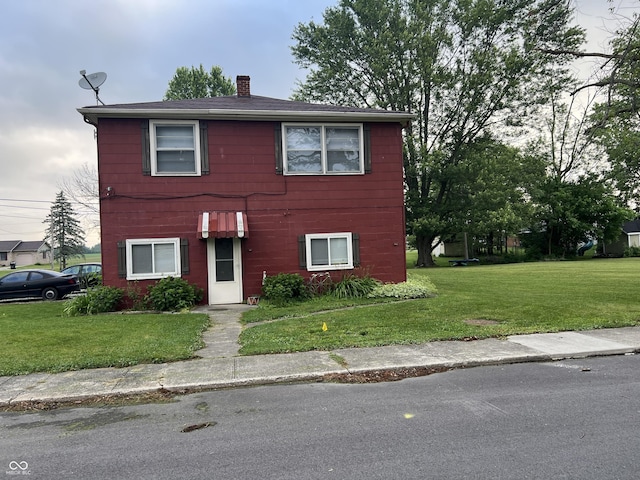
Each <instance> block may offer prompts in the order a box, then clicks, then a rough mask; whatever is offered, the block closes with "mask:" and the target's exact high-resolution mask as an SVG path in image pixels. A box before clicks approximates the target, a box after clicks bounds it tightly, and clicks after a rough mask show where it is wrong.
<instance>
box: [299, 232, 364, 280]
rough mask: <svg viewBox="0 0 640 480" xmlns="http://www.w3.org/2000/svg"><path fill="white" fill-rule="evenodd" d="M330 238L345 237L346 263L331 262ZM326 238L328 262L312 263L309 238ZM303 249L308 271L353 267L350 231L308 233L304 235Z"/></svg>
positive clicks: (348, 268) (349, 268)
mask: <svg viewBox="0 0 640 480" xmlns="http://www.w3.org/2000/svg"><path fill="white" fill-rule="evenodd" d="M332 238H346V240H347V263H339V264H335V265H333V264H331V242H330V239H332ZM315 239H322V240H325V239H326V240H327V243H328V244H329V263H328V264H327V265H313V261H312V258H311V240H315ZM305 249H306V255H307V261H306V263H307V270H308V271H309V272H317V271H326V270H351V269H353V235H352V234H351V232H340V233H309V234H306V235H305Z"/></svg>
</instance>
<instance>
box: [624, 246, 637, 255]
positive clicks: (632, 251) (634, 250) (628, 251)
mask: <svg viewBox="0 0 640 480" xmlns="http://www.w3.org/2000/svg"><path fill="white" fill-rule="evenodd" d="M624 256H625V257H640V247H627V248H625V249H624Z"/></svg>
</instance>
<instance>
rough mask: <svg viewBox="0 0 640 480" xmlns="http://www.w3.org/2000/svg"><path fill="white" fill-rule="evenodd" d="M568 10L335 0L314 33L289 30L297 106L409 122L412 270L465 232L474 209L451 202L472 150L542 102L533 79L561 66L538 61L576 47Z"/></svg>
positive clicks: (507, 0)
mask: <svg viewBox="0 0 640 480" xmlns="http://www.w3.org/2000/svg"><path fill="white" fill-rule="evenodd" d="M571 3H572V2H571V1H570V0H341V1H340V2H339V4H338V5H337V6H336V7H332V8H328V9H327V10H326V11H325V13H324V16H323V20H324V23H323V24H316V23H315V22H313V21H312V22H309V23H308V24H299V25H298V26H297V27H296V29H295V30H294V34H293V38H294V40H295V42H296V44H295V45H294V46H293V47H292V51H293V55H294V58H295V61H296V62H297V63H298V64H299V65H301V66H302V67H305V68H308V69H309V70H310V71H309V74H308V76H307V78H306V79H305V81H304V82H303V83H301V84H299V85H298V89H297V92H296V94H295V95H294V97H295V98H296V99H299V100H308V101H321V102H331V103H338V104H349V105H354V106H363V107H376V108H384V109H392V110H403V111H407V112H411V113H414V114H415V115H416V118H415V121H414V122H412V124H411V126H410V127H409V128H408V129H407V130H406V140H405V148H404V170H405V189H406V207H407V226H408V230H409V231H410V232H411V233H413V234H414V235H415V236H416V244H417V247H418V262H417V264H418V265H419V266H424V265H432V264H433V259H432V257H431V251H432V249H433V248H434V247H435V246H436V244H437V242H438V238H440V237H446V236H449V235H451V234H455V233H459V232H460V231H462V228H463V226H464V225H465V224H466V222H467V221H468V218H467V216H468V213H467V212H468V211H469V210H470V209H471V208H472V206H471V204H470V202H473V198H472V197H471V196H467V197H466V198H463V197H461V196H460V194H459V188H458V185H459V181H460V180H459V175H460V172H461V171H464V170H465V167H464V166H465V164H468V163H469V162H472V161H473V159H474V158H475V156H473V155H469V153H470V151H471V150H472V149H471V148H470V147H471V146H472V145H474V142H476V141H477V140H478V139H479V138H480V137H482V136H483V135H485V134H486V133H487V132H488V131H491V130H492V129H494V127H496V125H501V126H506V125H508V124H514V123H517V122H518V121H519V120H520V116H519V115H521V112H522V109H525V108H526V107H527V106H531V105H534V104H537V103H538V102H540V101H541V100H543V97H542V96H540V95H538V91H537V85H538V82H537V80H538V79H540V78H541V77H545V76H549V74H550V73H551V72H552V68H553V67H554V66H556V65H559V64H562V63H563V62H564V61H566V60H567V59H568V56H563V55H551V54H549V53H545V50H552V49H553V50H560V49H567V50H568V49H576V48H577V47H578V46H579V45H580V44H581V42H582V41H583V36H584V35H583V32H582V30H581V29H579V28H576V27H572V26H571V24H570V21H571V15H572V11H571ZM558 73H559V74H560V75H558ZM562 73H563V71H562V70H555V73H554V74H555V75H556V76H557V77H561V76H562ZM540 83H541V82H540ZM519 109H520V110H519Z"/></svg>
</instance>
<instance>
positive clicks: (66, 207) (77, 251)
mask: <svg viewBox="0 0 640 480" xmlns="http://www.w3.org/2000/svg"><path fill="white" fill-rule="evenodd" d="M44 223H46V224H47V229H46V230H45V233H46V235H47V241H51V239H53V245H52V248H54V254H55V257H54V260H60V269H61V270H62V269H64V268H65V267H66V266H67V259H68V258H70V257H77V256H81V255H83V253H84V243H85V239H84V231H83V230H82V228H81V227H80V222H79V221H78V220H77V219H76V218H75V213H74V211H73V207H72V206H71V203H69V201H68V200H67V198H66V197H65V195H64V192H63V191H60V193H58V194H57V195H56V200H55V202H53V204H52V205H51V212H50V213H49V215H47V218H46V219H45V221H44Z"/></svg>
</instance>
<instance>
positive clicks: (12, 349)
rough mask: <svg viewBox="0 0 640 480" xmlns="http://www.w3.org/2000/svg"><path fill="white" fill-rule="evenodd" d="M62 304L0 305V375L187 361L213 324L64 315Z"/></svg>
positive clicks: (185, 317) (160, 317) (178, 317)
mask: <svg viewBox="0 0 640 480" xmlns="http://www.w3.org/2000/svg"><path fill="white" fill-rule="evenodd" d="M63 306H64V302H29V303H21V304H12V303H2V304H0V352H2V353H1V354H0V375H21V374H26V373H33V372H62V371H67V370H78V369H83V368H98V367H125V366H129V365H135V364H139V363H160V362H171V361H176V360H185V359H188V358H191V357H193V352H194V351H195V350H197V349H199V348H201V347H202V346H203V343H202V332H203V331H204V330H205V329H206V328H207V326H208V325H209V317H208V316H207V315H205V314H131V315H127V314H109V315H93V316H87V317H65V316H63V315H62V309H63Z"/></svg>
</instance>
